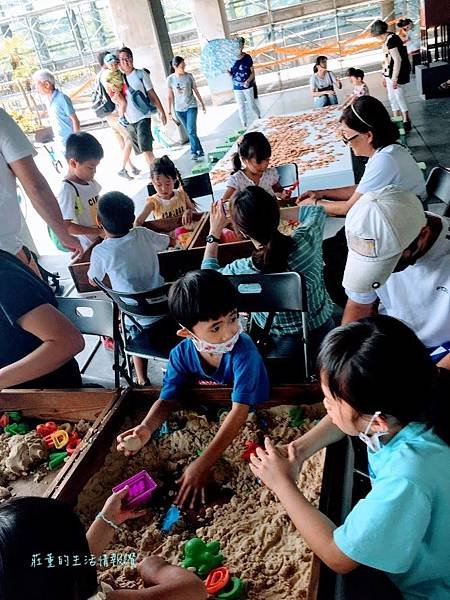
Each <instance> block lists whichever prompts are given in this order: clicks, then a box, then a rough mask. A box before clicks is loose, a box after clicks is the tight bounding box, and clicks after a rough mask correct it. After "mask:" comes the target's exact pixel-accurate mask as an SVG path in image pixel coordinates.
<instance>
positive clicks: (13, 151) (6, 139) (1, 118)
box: [0, 109, 37, 165]
mask: <svg viewBox="0 0 450 600" xmlns="http://www.w3.org/2000/svg"><path fill="white" fill-rule="evenodd" d="M0 153H1V154H2V156H3V158H4V159H5V162H6V163H7V164H8V165H10V164H11V163H13V162H14V161H16V160H20V159H21V158H25V157H27V156H35V155H36V154H37V152H36V150H35V149H34V147H33V145H32V144H31V142H30V141H29V140H28V138H27V136H26V135H25V134H24V132H23V131H22V130H21V129H20V127H19V126H18V125H17V123H16V122H15V121H14V119H13V118H12V117H10V116H9V115H8V113H7V112H5V111H4V110H3V109H0Z"/></svg>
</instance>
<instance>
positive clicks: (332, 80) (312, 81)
mask: <svg viewBox="0 0 450 600" xmlns="http://www.w3.org/2000/svg"><path fill="white" fill-rule="evenodd" d="M336 83H337V81H336V75H335V74H334V73H333V71H327V72H326V73H325V77H323V78H322V77H319V75H318V73H313V74H312V75H311V77H310V78H309V87H310V88H311V91H312V92H320V90H324V89H326V88H330V87H333V86H335V85H336Z"/></svg>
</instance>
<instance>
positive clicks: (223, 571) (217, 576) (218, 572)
mask: <svg viewBox="0 0 450 600" xmlns="http://www.w3.org/2000/svg"><path fill="white" fill-rule="evenodd" d="M229 581H230V573H229V571H228V568H227V567H217V569H213V570H212V571H210V573H209V575H208V577H207V578H206V581H205V586H206V591H207V592H208V594H211V595H214V594H217V592H220V590H222V589H223V588H224V587H226V586H227V585H228V582H229Z"/></svg>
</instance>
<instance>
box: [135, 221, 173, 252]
mask: <svg viewBox="0 0 450 600" xmlns="http://www.w3.org/2000/svg"><path fill="white" fill-rule="evenodd" d="M137 229H139V230H142V232H141V231H140V233H142V235H144V236H145V237H146V238H147V239H148V240H149V241H150V243H151V244H153V246H154V247H155V249H156V252H162V251H163V250H167V248H168V247H169V243H170V237H169V236H168V235H166V234H165V233H158V232H157V231H153V230H152V229H147V228H146V227H137Z"/></svg>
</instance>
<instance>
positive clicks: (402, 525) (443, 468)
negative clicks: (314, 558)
mask: <svg viewBox="0 0 450 600" xmlns="http://www.w3.org/2000/svg"><path fill="white" fill-rule="evenodd" d="M405 401H407V399H405ZM381 439H383V438H381ZM368 455H369V467H370V474H371V478H372V490H371V491H370V492H369V494H368V495H367V496H366V498H364V499H363V500H360V501H359V502H358V503H357V504H356V506H355V507H354V508H353V510H352V511H351V513H350V514H349V515H348V517H347V518H346V520H345V522H344V524H343V525H342V526H341V527H338V528H337V529H335V531H334V534H333V535H334V541H335V543H336V545H337V546H338V548H340V550H341V551H342V552H343V553H344V554H346V555H347V556H349V557H350V558H351V559H353V560H355V561H356V562H359V563H361V564H363V565H368V566H369V567H374V568H375V569H380V570H382V571H385V572H386V573H387V574H388V575H389V577H390V578H391V579H392V581H393V582H394V584H395V585H396V586H397V587H398V588H399V589H400V591H401V592H402V594H403V596H404V597H405V598H406V599H407V600H418V599H419V598H423V599H424V600H425V599H426V600H448V599H449V598H450V468H449V467H450V447H449V446H448V445H447V444H446V443H445V442H444V441H442V440H441V438H439V437H438V436H437V435H436V434H434V433H433V432H432V430H430V429H427V428H426V426H425V425H423V424H421V423H410V424H409V425H407V426H405V427H404V428H403V429H401V430H400V431H399V433H397V435H396V436H395V437H394V438H392V440H390V441H389V442H388V443H387V444H386V445H384V446H382V448H381V450H380V451H379V452H372V451H370V450H369V451H368Z"/></svg>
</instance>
